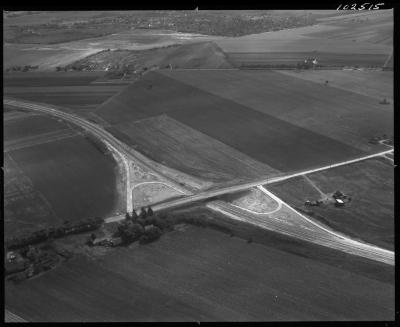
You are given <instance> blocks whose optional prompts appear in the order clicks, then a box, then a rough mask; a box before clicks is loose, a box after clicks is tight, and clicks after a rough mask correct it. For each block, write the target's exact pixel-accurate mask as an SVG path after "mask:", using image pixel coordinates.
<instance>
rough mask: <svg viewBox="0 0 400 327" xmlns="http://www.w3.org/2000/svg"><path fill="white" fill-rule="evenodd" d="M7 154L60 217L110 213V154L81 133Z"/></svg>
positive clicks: (113, 197) (113, 177) (114, 196)
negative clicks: (97, 147)
mask: <svg viewBox="0 0 400 327" xmlns="http://www.w3.org/2000/svg"><path fill="white" fill-rule="evenodd" d="M10 155H11V157H12V158H13V159H14V160H15V161H16V162H17V163H18V164H19V166H20V167H22V169H23V171H24V172H25V174H26V175H27V176H28V177H29V178H30V179H31V180H32V182H33V184H34V186H35V189H37V190H38V191H39V192H41V193H42V194H43V195H44V196H45V198H46V199H47V200H48V201H49V202H50V204H51V206H52V208H53V210H54V212H55V213H56V215H57V216H59V217H60V218H62V219H63V220H71V221H73V220H79V219H81V218H88V217H94V216H102V217H104V216H106V215H108V214H110V213H111V212H112V211H113V209H114V207H115V206H116V203H117V194H115V185H116V171H115V167H114V162H113V159H112V156H104V154H103V153H101V152H99V150H97V149H96V148H95V147H94V146H93V145H91V144H90V143H89V142H88V141H87V140H85V138H83V137H82V136H76V137H72V138H68V139H63V140H58V141H57V142H51V143H45V144H41V145H38V146H34V147H30V148H25V149H23V150H16V151H12V152H11V153H10Z"/></svg>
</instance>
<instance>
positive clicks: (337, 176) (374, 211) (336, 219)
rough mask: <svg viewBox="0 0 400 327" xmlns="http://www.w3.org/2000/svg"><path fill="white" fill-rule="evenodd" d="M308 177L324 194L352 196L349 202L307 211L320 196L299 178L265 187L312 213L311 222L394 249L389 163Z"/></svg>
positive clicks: (372, 162) (366, 163)
mask: <svg viewBox="0 0 400 327" xmlns="http://www.w3.org/2000/svg"><path fill="white" fill-rule="evenodd" d="M307 177H308V178H309V179H310V180H311V181H312V182H313V183H314V184H315V185H316V186H317V187H318V189H319V190H320V191H322V192H323V193H325V194H326V193H333V192H335V191H336V190H340V191H342V192H344V193H345V194H348V195H349V196H351V198H352V200H351V202H349V203H346V205H345V206H344V207H341V208H337V207H335V206H334V205H327V206H325V205H324V206H321V207H312V208H311V209H307V207H305V206H304V202H305V201H306V200H312V201H315V200H318V199H319V198H320V197H321V194H320V193H319V191H318V190H317V189H315V186H313V185H311V184H310V183H309V182H308V181H307V180H305V179H303V178H301V177H299V178H295V179H291V180H287V181H284V182H280V183H277V184H271V185H268V186H267V187H268V189H269V190H270V191H272V192H273V193H274V194H275V195H277V196H278V197H280V198H282V200H284V201H286V202H287V203H289V204H290V205H292V206H294V207H297V208H300V209H303V210H307V211H308V210H311V211H313V212H314V215H313V216H312V218H313V219H316V220H319V221H321V222H322V223H324V224H326V225H328V226H330V227H331V228H332V229H334V230H336V231H339V232H342V233H344V234H346V235H349V236H351V237H353V238H357V239H361V240H363V241H366V242H368V243H372V244H376V245H378V246H381V247H383V248H387V249H390V250H393V249H394V193H393V192H394V171H393V165H392V164H391V163H390V162H389V161H388V160H385V159H383V158H379V159H370V160H366V161H363V162H359V163H355V164H351V165H347V166H342V167H338V168H334V169H330V170H327V171H323V172H317V173H313V174H309V175H307Z"/></svg>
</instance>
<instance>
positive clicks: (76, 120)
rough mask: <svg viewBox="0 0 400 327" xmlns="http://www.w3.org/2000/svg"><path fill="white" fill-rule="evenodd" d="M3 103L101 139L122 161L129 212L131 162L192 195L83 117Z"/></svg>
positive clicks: (45, 107)
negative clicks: (55, 119)
mask: <svg viewBox="0 0 400 327" xmlns="http://www.w3.org/2000/svg"><path fill="white" fill-rule="evenodd" d="M3 103H4V104H6V105H10V106H14V107H19V108H24V109H30V110H34V111H39V112H43V113H45V114H50V115H53V116H56V117H59V118H61V119H64V120H66V121H69V122H71V123H73V124H75V125H78V126H80V127H81V128H83V129H85V130H87V131H89V132H91V133H92V134H94V135H95V136H96V137H98V138H100V139H101V140H102V141H103V142H104V143H105V144H106V145H107V146H108V147H109V148H110V149H111V150H112V151H113V152H115V153H116V154H117V155H118V156H119V157H120V158H121V160H122V163H123V165H124V168H125V176H126V180H127V184H128V185H127V195H126V201H127V211H128V212H131V211H132V208H133V205H132V196H131V194H130V193H129V191H128V190H129V180H130V178H129V175H130V171H129V160H131V161H134V162H135V163H136V164H139V165H141V166H142V167H145V168H146V169H147V170H148V171H150V172H151V173H153V174H154V175H156V176H158V177H160V179H161V180H165V181H168V183H169V184H170V185H172V186H173V187H174V188H175V189H178V190H180V191H181V192H182V193H184V194H188V193H190V192H189V191H188V190H187V189H185V188H183V187H182V186H181V185H178V184H176V182H175V181H174V180H172V179H171V178H170V177H169V176H166V175H165V174H162V173H160V171H159V170H157V169H156V168H155V167H154V166H160V164H158V163H153V162H152V161H151V160H150V159H148V158H146V157H144V156H143V155H142V154H141V153H139V152H137V151H135V150H134V149H132V148H130V147H129V146H127V145H126V144H124V143H122V142H121V141H119V140H118V139H116V138H115V137H114V136H113V135H112V134H110V133H109V132H107V131H106V130H104V129H103V128H102V127H100V126H98V125H96V124H94V123H92V122H89V121H87V120H85V119H83V118H81V117H78V116H76V115H72V114H70V113H67V112H63V111H61V110H57V109H55V108H54V107H53V106H49V105H42V104H35V103H30V102H27V101H20V100H15V99H3Z"/></svg>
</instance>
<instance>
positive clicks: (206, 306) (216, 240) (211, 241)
mask: <svg viewBox="0 0 400 327" xmlns="http://www.w3.org/2000/svg"><path fill="white" fill-rule="evenodd" d="M372 265H373V264H372ZM371 268H372V266H371ZM310 290H312V292H310ZM5 303H6V307H7V309H8V310H10V311H12V312H14V313H16V314H18V315H20V316H21V317H23V318H25V319H27V320H29V321H181V320H186V321H215V320H229V321H244V320H247V321H256V320H258V321H261V320H270V321H282V320H308V321H309V320H391V319H393V318H394V287H393V284H392V283H386V282H380V281H378V280H375V279H373V278H368V277H365V276H362V275H360V274H357V273H352V272H349V271H347V270H346V269H342V268H338V267H333V266H330V265H326V264H323V263H321V262H318V261H315V260H312V259H309V258H307V257H302V256H298V255H295V254H293V253H290V252H287V251H282V250H278V249H276V248H275V247H273V246H265V245H260V244H255V243H252V244H249V243H247V242H246V241H244V240H242V239H239V238H236V237H233V238H230V237H229V236H228V235H226V234H222V233H220V232H216V231H213V230H209V229H201V228H197V227H190V226H189V227H187V229H186V230H184V231H182V230H181V231H174V232H171V233H167V234H165V235H164V236H163V237H162V238H161V240H159V241H157V242H156V243H153V244H149V245H146V246H139V247H137V246H136V245H134V246H133V247H131V248H127V249H124V248H122V249H117V250H111V251H110V252H109V253H108V254H106V255H105V256H103V257H101V259H99V260H97V261H92V260H88V259H85V258H84V257H80V256H77V257H75V258H73V259H72V260H71V261H69V262H67V263H65V264H64V265H62V266H60V267H58V268H56V269H55V270H53V271H50V272H48V273H47V274H45V275H42V276H39V277H37V278H35V279H32V280H28V281H26V282H23V283H22V284H19V285H12V284H9V283H7V284H6V287H5Z"/></svg>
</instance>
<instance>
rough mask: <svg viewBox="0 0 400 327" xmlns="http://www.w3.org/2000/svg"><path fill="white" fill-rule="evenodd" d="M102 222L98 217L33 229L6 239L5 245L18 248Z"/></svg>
mask: <svg viewBox="0 0 400 327" xmlns="http://www.w3.org/2000/svg"><path fill="white" fill-rule="evenodd" d="M103 222H104V219H103V218H100V217H96V218H89V219H84V220H80V221H79V222H76V223H75V224H71V223H70V222H66V223H64V225H62V226H60V227H50V228H47V229H41V230H38V231H35V232H33V233H31V234H29V235H26V236H20V237H13V238H11V239H8V240H6V242H5V245H6V247H7V248H8V249H10V250H13V249H18V248H21V247H25V246H28V245H32V244H37V243H41V242H44V241H47V240H48V239H50V238H60V237H64V236H67V235H70V234H77V233H83V232H87V231H91V230H95V229H97V228H99V227H100V226H101V224H102V223H103Z"/></svg>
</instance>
